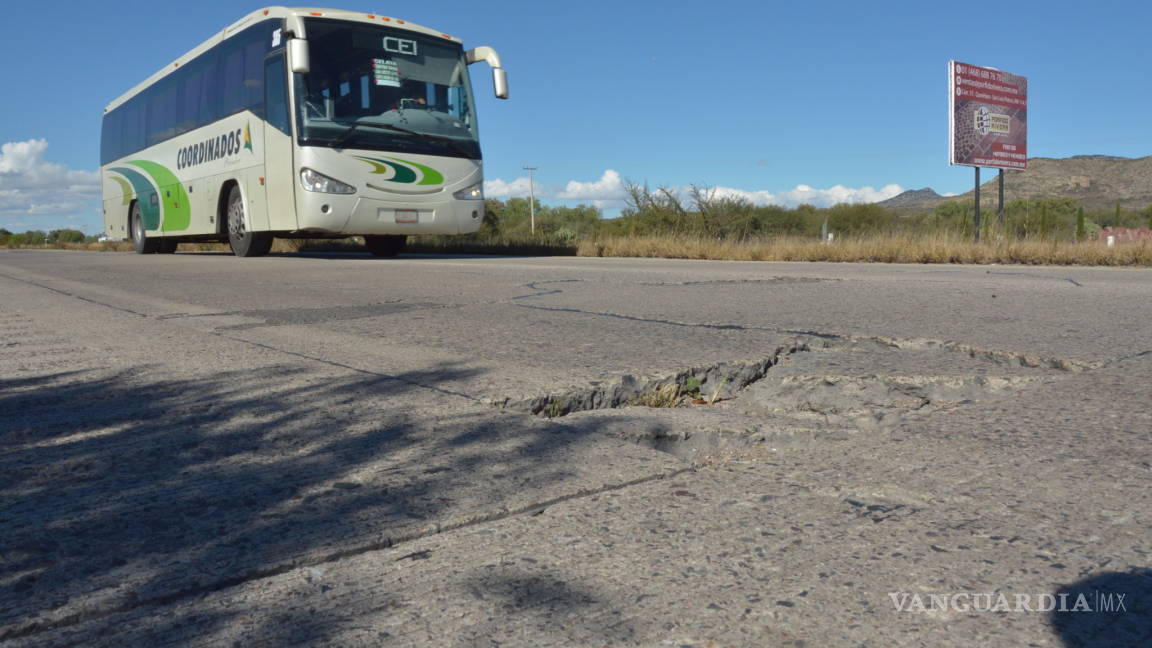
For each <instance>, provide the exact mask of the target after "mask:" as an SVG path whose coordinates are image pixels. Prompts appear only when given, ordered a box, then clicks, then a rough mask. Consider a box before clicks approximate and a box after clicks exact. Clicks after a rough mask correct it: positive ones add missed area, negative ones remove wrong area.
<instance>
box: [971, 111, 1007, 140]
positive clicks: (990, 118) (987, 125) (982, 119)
mask: <svg viewBox="0 0 1152 648" xmlns="http://www.w3.org/2000/svg"><path fill="white" fill-rule="evenodd" d="M972 115H973V118H974V119H975V124H974V125H973V126H974V127H975V129H976V132H977V133H980V134H981V135H987V134H988V133H1000V134H1001V135H1008V134H1010V132H1009V131H1010V127H1011V125H1012V118H1011V117H1010V116H1008V115H1000V114H997V113H994V112H992V111H990V110H988V108H987V107H985V106H980V107H979V108H977V109H976V111H975V112H974V113H973V114H972Z"/></svg>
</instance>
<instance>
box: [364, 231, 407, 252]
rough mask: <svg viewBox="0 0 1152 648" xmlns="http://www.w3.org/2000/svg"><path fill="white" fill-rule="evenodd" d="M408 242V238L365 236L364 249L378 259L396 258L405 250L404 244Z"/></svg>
mask: <svg viewBox="0 0 1152 648" xmlns="http://www.w3.org/2000/svg"><path fill="white" fill-rule="evenodd" d="M407 242H408V237H407V236H371V235H369V236H365V237H364V248H365V249H366V250H368V251H369V252H371V253H372V256H378V257H394V256H396V255H398V254H400V252H402V251H403V250H404V244H405V243H407Z"/></svg>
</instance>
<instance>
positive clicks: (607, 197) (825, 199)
mask: <svg viewBox="0 0 1152 648" xmlns="http://www.w3.org/2000/svg"><path fill="white" fill-rule="evenodd" d="M709 189H710V190H711V192H712V195H713V196H714V197H716V198H733V199H743V200H747V201H748V202H750V203H752V204H753V205H758V206H765V205H780V206H782V207H795V206H797V205H803V204H808V205H814V206H816V207H831V206H832V205H835V204H837V203H873V202H879V201H881V200H887V199H889V198H892V197H893V196H897V195H899V194H901V193H903V192H904V188H903V187H901V186H900V185H898V184H890V185H885V186H883V187H880V188H879V189H877V188H875V187H869V186H865V187H846V186H844V185H835V186H832V187H828V188H827V189H818V188H815V187H812V186H810V185H806V184H801V185H797V186H796V187H795V188H793V189H784V190H780V191H769V190H767V189H738V188H735V187H711V188H709ZM669 190H670V191H672V192H673V193H674V194H676V195H677V196H679V197H680V198H681V199H683V200H684V201H686V202H687V201H689V200H690V198H689V190H690V188H689V187H686V186H685V187H669ZM484 195H485V196H488V197H489V198H501V199H507V198H526V197H527V196H528V178H527V177H523V178H516V179H515V180H513V181H511V182H507V181H505V180H502V179H499V178H497V179H495V180H489V181H486V182H485V183H484ZM536 197H537V198H540V199H548V198H551V199H559V200H573V201H580V202H583V203H591V204H593V205H596V206H597V207H606V208H620V207H623V206H624V205H625V199H626V198H627V197H628V192H627V191H625V188H624V180H623V178H621V176H620V174H619V173H618V172H617V171H616V170H614V169H606V170H605V171H604V174H603V175H601V176H600V179H599V180H595V181H592V182H581V181H579V180H569V181H568V183H567V184H566V185H564V189H562V190H556V189H554V188H549V187H546V186H543V185H541V184H539V183H538V182H537V184H536Z"/></svg>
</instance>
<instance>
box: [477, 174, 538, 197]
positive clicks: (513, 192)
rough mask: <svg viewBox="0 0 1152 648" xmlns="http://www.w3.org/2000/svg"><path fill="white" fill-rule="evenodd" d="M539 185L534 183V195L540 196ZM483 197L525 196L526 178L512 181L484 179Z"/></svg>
mask: <svg viewBox="0 0 1152 648" xmlns="http://www.w3.org/2000/svg"><path fill="white" fill-rule="evenodd" d="M540 189H541V187H540V185H539V184H537V185H536V196H537V197H542V196H541V193H540ZM484 197H485V198H521V197H523V198H527V197H528V178H516V179H515V180H513V181H512V182H506V181H504V180H502V179H500V178H496V179H494V180H485V181H484Z"/></svg>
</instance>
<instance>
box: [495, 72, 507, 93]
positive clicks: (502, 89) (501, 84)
mask: <svg viewBox="0 0 1152 648" xmlns="http://www.w3.org/2000/svg"><path fill="white" fill-rule="evenodd" d="M492 87H494V88H496V98H497V99H507V98H508V73H507V72H505V71H504V68H492Z"/></svg>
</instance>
